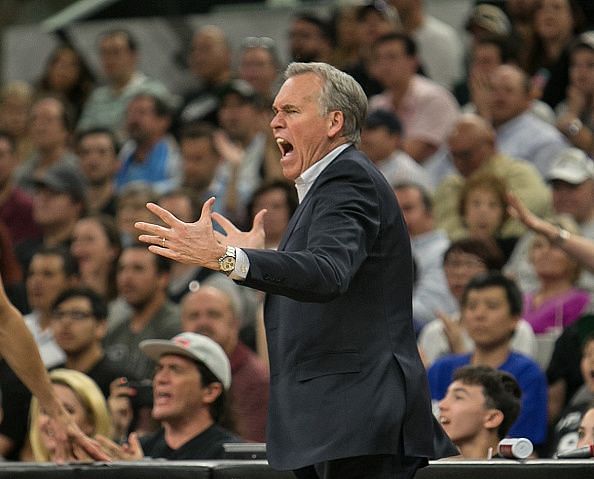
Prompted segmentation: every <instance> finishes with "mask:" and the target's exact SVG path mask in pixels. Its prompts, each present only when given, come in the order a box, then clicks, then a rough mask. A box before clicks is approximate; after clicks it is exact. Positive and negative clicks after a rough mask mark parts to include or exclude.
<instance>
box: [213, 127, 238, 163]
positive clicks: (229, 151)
mask: <svg viewBox="0 0 594 479" xmlns="http://www.w3.org/2000/svg"><path fill="white" fill-rule="evenodd" d="M213 140H214V144H215V148H216V149H217V151H218V152H219V154H220V155H221V156H222V157H223V159H224V160H225V161H226V162H228V163H230V164H231V165H232V166H234V167H239V165H241V162H242V160H243V157H244V155H245V150H244V149H243V148H241V147H240V146H239V145H237V144H236V143H233V141H231V138H229V135H227V133H225V132H224V131H222V130H219V131H217V132H215V133H214V135H213Z"/></svg>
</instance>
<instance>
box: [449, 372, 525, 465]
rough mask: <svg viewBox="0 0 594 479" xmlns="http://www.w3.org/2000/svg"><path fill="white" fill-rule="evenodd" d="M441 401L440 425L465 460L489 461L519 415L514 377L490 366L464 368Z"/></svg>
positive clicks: (518, 393)
mask: <svg viewBox="0 0 594 479" xmlns="http://www.w3.org/2000/svg"><path fill="white" fill-rule="evenodd" d="M452 379H453V380H452V383H451V384H450V385H449V386H448V390H447V393H446V395H445V396H444V398H443V399H442V400H441V401H439V422H440V423H441V425H442V426H443V428H444V430H445V432H446V433H447V434H448V436H449V437H450V439H451V440H452V441H453V442H454V444H456V446H458V448H459V449H460V454H461V456H462V457H463V458H464V459H490V458H491V456H492V455H493V454H496V453H497V445H498V444H499V441H500V440H501V439H503V438H504V437H506V435H507V432H508V431H509V429H510V427H511V426H512V424H513V423H514V422H515V421H516V419H517V417H518V415H519V413H520V403H521V396H522V391H521V390H520V386H519V385H518V383H517V381H516V380H515V378H514V377H513V376H512V375H511V374H509V373H506V372H504V371H499V370H497V369H493V368H490V367H487V366H463V367H461V368H460V369H457V370H456V371H455V372H454V376H453V378H452Z"/></svg>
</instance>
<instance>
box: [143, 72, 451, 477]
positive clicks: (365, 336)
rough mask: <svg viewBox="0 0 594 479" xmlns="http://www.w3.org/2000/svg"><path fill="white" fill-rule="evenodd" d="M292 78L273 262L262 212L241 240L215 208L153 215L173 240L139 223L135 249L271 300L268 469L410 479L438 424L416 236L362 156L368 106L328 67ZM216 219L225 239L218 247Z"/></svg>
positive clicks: (284, 102) (278, 122)
mask: <svg viewBox="0 0 594 479" xmlns="http://www.w3.org/2000/svg"><path fill="white" fill-rule="evenodd" d="M286 78H287V80H286V81H285V83H284V85H283V86H282V88H281V89H280V91H279V93H278V95H277V97H276V99H275V101H274V106H273V109H274V112H275V115H274V118H273V119H272V122H271V126H272V129H273V132H274V136H275V138H276V140H277V143H278V145H279V148H280V150H281V155H282V156H281V160H280V162H281V166H282V169H283V174H284V176H285V177H286V178H287V179H290V180H293V181H295V185H296V188H297V191H298V194H299V199H300V205H299V207H298V208H297V211H296V212H295V214H294V215H293V217H292V219H291V221H290V223H289V226H288V228H287V232H286V233H285V236H284V238H283V240H282V242H281V244H280V245H279V248H278V251H273V250H264V249H261V248H262V245H263V244H264V241H263V240H264V238H263V236H264V235H263V228H262V219H263V214H264V212H260V213H258V215H257V216H256V218H255V220H254V226H253V228H252V230H251V231H249V232H247V233H242V232H240V231H238V230H237V229H236V228H235V227H234V226H233V225H232V224H231V223H230V222H228V221H227V220H226V219H225V218H223V217H221V216H220V215H217V214H216V213H215V214H212V215H211V206H212V203H213V199H211V200H208V201H207V202H206V203H205V205H204V208H203V210H202V215H201V218H200V220H198V221H197V222H196V223H192V224H187V223H183V222H181V221H179V220H177V219H176V218H175V217H173V215H171V214H170V213H168V212H167V211H165V210H163V209H162V208H159V207H157V206H156V205H152V204H149V205H148V207H149V209H150V210H151V211H152V212H153V213H155V214H157V215H158V216H159V217H160V218H161V219H162V220H163V221H164V222H165V223H166V224H167V225H168V226H169V227H162V226H158V225H150V224H147V223H138V224H137V227H138V228H139V229H141V230H143V231H145V232H146V233H148V234H144V235H141V236H140V239H141V240H142V241H144V242H146V243H149V244H151V246H149V249H150V250H151V251H153V252H154V253H157V254H161V255H163V256H166V257H168V258H171V259H174V260H177V261H184V262H192V263H197V264H201V265H203V266H206V267H209V268H212V269H218V270H221V271H223V272H226V273H227V274H229V275H230V277H231V278H232V279H236V280H238V281H241V282H242V284H244V285H246V286H250V287H253V288H257V289H260V290H263V291H266V292H267V293H269V294H268V296H267V300H266V305H265V323H266V333H267V338H268V352H269V357H270V372H271V393H270V406H269V418H268V427H267V434H268V441H267V443H268V460H269V462H270V464H271V465H272V466H273V467H275V468H278V469H292V470H294V471H295V473H296V475H297V477H299V478H322V477H323V478H341V479H343V478H394V477H398V478H408V477H412V476H413V475H414V472H415V471H416V469H417V468H418V467H419V466H422V465H424V464H425V463H426V460H427V459H428V458H430V457H434V447H433V431H434V423H433V422H432V417H431V411H430V405H429V395H428V388H427V380H426V377H425V371H424V369H423V366H422V364H421V361H420V359H419V356H418V353H417V348H416V344H415V337H414V332H413V325H412V311H411V309H412V306H411V297H412V292H411V291H412V260H411V252H410V244H409V240H408V234H407V232H406V228H405V225H404V221H403V219H402V214H401V212H400V209H399V207H398V204H397V203H396V200H395V197H394V194H393V193H392V190H391V188H390V186H389V185H388V183H387V182H386V181H385V179H384V178H383V176H382V175H381V173H379V171H377V169H376V168H375V167H374V166H373V165H372V164H371V162H369V160H367V158H366V157H365V156H364V155H362V154H361V153H360V152H358V151H357V150H356V148H355V147H354V145H355V144H356V143H357V142H358V141H359V133H360V130H361V126H362V124H363V121H364V119H365V113H366V107H367V100H366V98H365V94H364V93H363V91H362V89H361V87H360V86H359V85H358V84H357V83H356V82H355V81H354V80H353V79H352V77H350V76H348V75H346V74H344V73H342V72H339V71H338V70H336V69H335V68H333V67H330V66H329V65H326V64H322V63H307V64H306V63H293V64H291V65H290V66H289V67H288V69H287V72H286ZM211 216H212V218H213V219H214V220H215V221H217V222H218V223H219V224H220V225H221V226H222V227H223V229H224V230H225V232H226V233H227V235H226V236H222V235H218V236H215V233H214V231H213V230H212V222H211ZM230 245H233V246H230ZM435 430H436V431H437V432H438V433H439V434H443V433H442V431H441V428H439V426H436V428H435Z"/></svg>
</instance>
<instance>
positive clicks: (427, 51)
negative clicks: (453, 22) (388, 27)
mask: <svg viewBox="0 0 594 479" xmlns="http://www.w3.org/2000/svg"><path fill="white" fill-rule="evenodd" d="M389 3H391V4H392V5H393V6H394V7H396V9H397V10H398V15H399V16H400V20H401V22H402V26H403V27H404V31H405V32H406V34H407V35H410V36H411V37H412V38H413V39H414V41H415V43H416V44H417V45H418V47H419V59H420V64H421V67H422V68H423V71H424V72H425V73H426V74H427V76H428V77H429V78H431V79H432V80H434V81H436V82H437V83H439V84H440V85H442V86H443V87H445V88H448V89H451V88H452V87H453V86H454V83H455V82H456V81H457V80H458V79H459V78H460V77H461V76H462V56H463V49H462V42H461V41H460V37H459V35H458V33H457V32H456V30H455V29H454V28H453V27H452V26H450V25H448V24H447V23H445V22H442V21H441V20H439V19H438V18H436V17H434V16H432V15H429V14H427V13H426V12H425V7H424V0H389Z"/></svg>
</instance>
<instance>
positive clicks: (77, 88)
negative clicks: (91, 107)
mask: <svg viewBox="0 0 594 479" xmlns="http://www.w3.org/2000/svg"><path fill="white" fill-rule="evenodd" d="M93 83H94V81H93V75H92V73H91V71H90V70H89V68H88V67H87V65H86V64H85V61H84V59H83V58H82V56H81V55H80V54H79V53H78V52H77V51H76V50H75V49H74V48H72V47H71V46H69V45H58V46H57V47H56V48H55V49H54V51H53V52H52V53H51V54H50V56H49V58H48V60H47V63H46V65H45V68H44V70H43V73H42V76H41V78H40V80H39V82H38V85H37V92H38V93H39V94H41V95H44V96H46V95H48V94H51V95H57V96H59V97H60V98H62V99H63V100H64V102H65V103H67V104H68V105H69V106H70V107H71V108H72V110H73V114H74V116H75V120H78V117H79V116H80V112H81V111H82V108H83V106H84V103H85V101H86V100H87V97H88V96H89V93H90V92H91V90H92V88H93Z"/></svg>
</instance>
